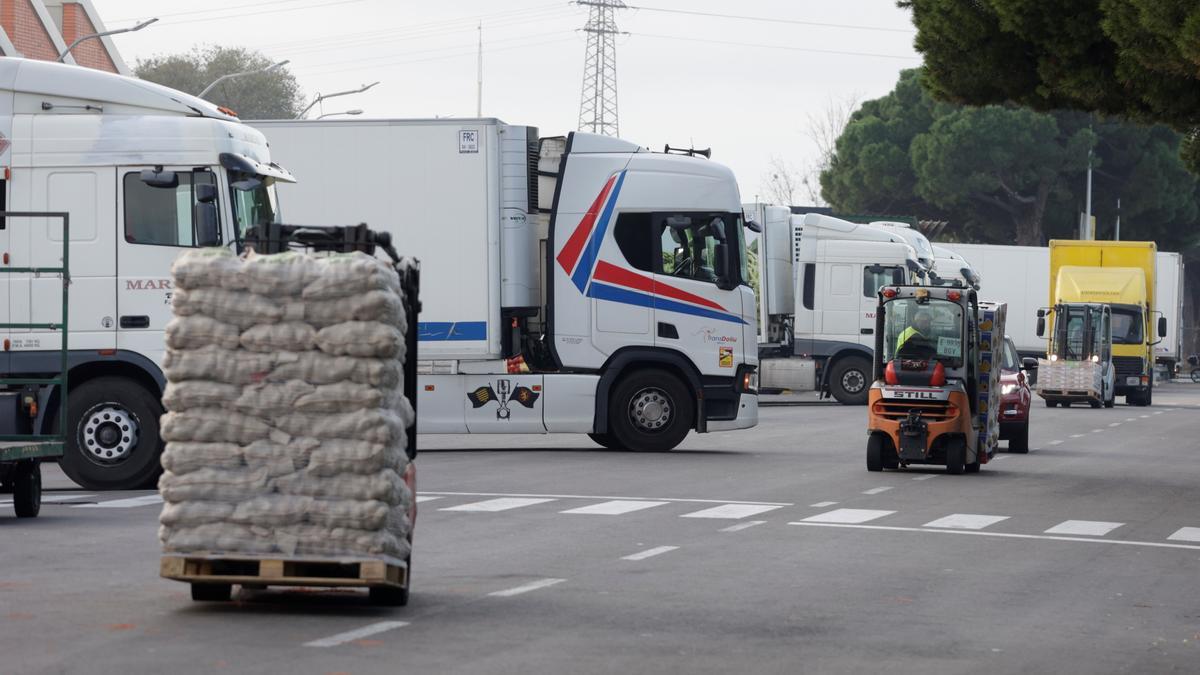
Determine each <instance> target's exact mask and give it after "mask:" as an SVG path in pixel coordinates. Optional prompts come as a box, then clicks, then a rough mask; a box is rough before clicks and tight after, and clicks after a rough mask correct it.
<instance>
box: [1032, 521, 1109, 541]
mask: <svg viewBox="0 0 1200 675" xmlns="http://www.w3.org/2000/svg"><path fill="white" fill-rule="evenodd" d="M1124 524H1125V523H1109V522H1105V521H1103V520H1066V521H1063V522H1061V523H1059V524H1057V525H1055V526H1054V527H1052V528H1050V529H1048V530H1046V534H1081V535H1085V536H1088V537H1103V536H1104V535H1106V534H1108V533H1109V532H1112V531H1113V530H1115V529H1117V528H1118V527H1120V526H1122V525H1124Z"/></svg>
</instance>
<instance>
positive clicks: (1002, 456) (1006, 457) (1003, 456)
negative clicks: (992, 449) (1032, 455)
mask: <svg viewBox="0 0 1200 675" xmlns="http://www.w3.org/2000/svg"><path fill="white" fill-rule="evenodd" d="M1033 449H1034V450H1037V449H1038V448H1033ZM1009 457H1012V455H996V456H995V457H993V458H992V461H993V462H995V461H997V460H1001V459H1008V458H1009Z"/></svg>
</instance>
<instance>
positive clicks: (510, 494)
mask: <svg viewBox="0 0 1200 675" xmlns="http://www.w3.org/2000/svg"><path fill="white" fill-rule="evenodd" d="M421 492H422V493H423V494H426V495H438V496H439V497H517V498H532V499H595V500H597V501H599V500H605V499H628V500H642V501H659V502H680V503H684V504H763V505H769V506H795V503H793V502H758V501H748V500H745V499H681V498H674V497H622V496H615V495H557V494H527V493H514V492H447V491H445V490H422V491H421Z"/></svg>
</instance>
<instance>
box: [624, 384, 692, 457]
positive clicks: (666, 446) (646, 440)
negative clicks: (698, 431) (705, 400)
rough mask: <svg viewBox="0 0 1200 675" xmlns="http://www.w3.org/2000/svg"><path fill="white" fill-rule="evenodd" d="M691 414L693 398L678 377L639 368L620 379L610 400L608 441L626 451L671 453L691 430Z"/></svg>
mask: <svg viewBox="0 0 1200 675" xmlns="http://www.w3.org/2000/svg"><path fill="white" fill-rule="evenodd" d="M694 411H695V402H694V397H693V396H692V395H691V394H690V393H689V392H688V388H687V387H686V386H685V385H684V384H683V383H682V382H680V381H679V378H677V377H675V376H674V375H672V374H671V373H669V372H667V371H665V370H660V369H657V368H649V369H645V370H641V369H639V370H637V371H635V372H632V373H630V374H628V375H626V376H625V377H624V378H622V379H621V381H620V382H618V383H617V386H616V387H614V389H613V392H612V396H611V397H610V398H609V407H608V422H609V424H608V427H609V434H608V436H609V440H611V441H614V442H615V445H616V447H621V448H626V449H628V450H639V451H648V452H665V451H667V450H671V449H672V448H674V447H675V446H677V445H679V443H680V442H681V441H683V438H684V437H685V436H687V433H688V430H690V429H691V428H692V426H693V420H694V418H695V412H694ZM607 447H611V446H607Z"/></svg>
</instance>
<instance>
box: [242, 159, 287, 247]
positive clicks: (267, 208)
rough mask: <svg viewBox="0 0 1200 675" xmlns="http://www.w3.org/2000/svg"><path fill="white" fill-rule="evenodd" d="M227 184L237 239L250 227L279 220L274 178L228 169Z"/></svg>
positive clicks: (243, 236) (244, 236)
mask: <svg viewBox="0 0 1200 675" xmlns="http://www.w3.org/2000/svg"><path fill="white" fill-rule="evenodd" d="M229 186H230V192H231V193H232V194H231V199H230V202H231V203H232V204H233V221H234V225H235V226H236V227H237V237H238V241H242V240H243V239H245V238H246V231H247V230H249V229H250V228H252V227H255V226H257V225H266V224H267V223H278V222H280V220H279V206H278V204H279V202H278V201H277V200H276V198H275V179H274V178H270V177H266V176H256V175H253V174H248V173H243V172H240V171H230V172H229Z"/></svg>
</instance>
